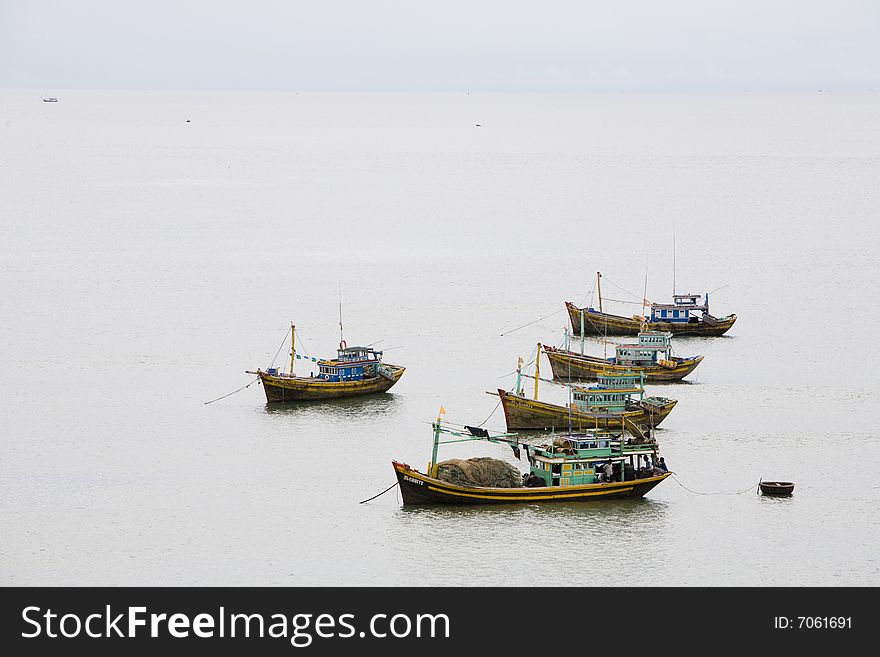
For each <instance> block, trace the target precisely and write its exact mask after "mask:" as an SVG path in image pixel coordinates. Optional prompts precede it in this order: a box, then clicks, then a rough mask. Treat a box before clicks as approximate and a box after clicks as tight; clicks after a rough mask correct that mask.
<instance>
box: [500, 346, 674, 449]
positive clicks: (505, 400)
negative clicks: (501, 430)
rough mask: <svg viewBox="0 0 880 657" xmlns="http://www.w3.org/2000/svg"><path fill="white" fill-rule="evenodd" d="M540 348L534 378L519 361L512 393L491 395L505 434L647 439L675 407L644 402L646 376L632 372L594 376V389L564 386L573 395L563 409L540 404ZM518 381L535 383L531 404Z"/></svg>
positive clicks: (649, 400) (668, 403) (658, 401)
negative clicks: (605, 431)
mask: <svg viewBox="0 0 880 657" xmlns="http://www.w3.org/2000/svg"><path fill="white" fill-rule="evenodd" d="M542 347H543V345H541V344H540V343H539V344H538V351H537V356H536V358H535V376H534V377H530V376H528V375H526V374H523V373H522V359H520V360H519V361H518V363H517V369H516V373H517V380H516V387H515V389H514V391H506V390H502V389H500V388H499V389H498V390H497V392H494V393H492V392H490V393H489V394H490V395H491V394H495V395H498V397H499V398H500V400H501V406H502V408H503V409H504V418H505V421H506V423H507V430H508V431H515V430H519V429H543V430H551V429H555V430H560V429H568V430H570V431H580V430H583V429H589V428H593V429H597V428H612V429H619V428H622V429H624V430H626V431H628V432H630V433H632V434H633V435H636V436H645V435H646V434H647V433H648V432H649V430H650V429H653V428H655V427H657V426H659V425H660V423H661V422H663V420H664V419H665V418H666V416H668V415H669V413H671V412H672V409H673V408H674V407H675V405H676V404H677V403H678V402H677V401H676V400H675V399H669V398H667V397H654V396H652V397H645V389H644V374H643V373H639V372H632V371H627V372H600V373H597V375H596V378H597V381H598V383H597V385H595V386H589V387H583V386H577V385H572V384H562V385H566V387H568V389H569V391H570V393H571V400H570V402H569V403H568V404H566V405H565V406H560V405H558V404H551V403H549V402H545V401H541V400H540V399H539V398H538V381H541V380H543V381H546V380H547V379H541V377H540V362H541V361H540V356H541V349H542ZM522 377H527V378H534V380H535V392H534V396H533V398H531V399H530V398H528V397H527V396H526V395H525V393H524V392H523V390H522V387H521V379H522ZM550 383H556V382H555V381H550Z"/></svg>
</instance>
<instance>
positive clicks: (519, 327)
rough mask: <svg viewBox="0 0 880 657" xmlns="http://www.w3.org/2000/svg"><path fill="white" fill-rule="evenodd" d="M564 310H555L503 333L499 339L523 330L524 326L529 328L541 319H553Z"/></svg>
mask: <svg viewBox="0 0 880 657" xmlns="http://www.w3.org/2000/svg"><path fill="white" fill-rule="evenodd" d="M564 310H566V308H563V309H562V310H557V311H556V312H555V313H550V314H549V315H544V316H543V317H539V318H538V319H536V320H535V321H533V322H529V323H528V324H523V325H522V326H517V327H516V328H514V329H510V330H509V331H505V332H504V333H502V334H501V337H504V336H505V335H509V334H510V333H513V332H514V331H519V330H520V329H521V328H525V327H526V326H531V325H532V324H536V323H538V322H540V321H541V320H542V319H547V318H548V317H553V315H558V314H559V313H561V312H563V311H564Z"/></svg>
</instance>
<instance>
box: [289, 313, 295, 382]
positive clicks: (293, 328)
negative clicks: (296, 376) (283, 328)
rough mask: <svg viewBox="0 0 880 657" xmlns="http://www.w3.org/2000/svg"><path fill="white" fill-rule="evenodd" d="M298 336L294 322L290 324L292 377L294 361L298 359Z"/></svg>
mask: <svg viewBox="0 0 880 657" xmlns="http://www.w3.org/2000/svg"><path fill="white" fill-rule="evenodd" d="M295 335H296V327H295V326H294V325H293V322H291V323H290V376H293V360H294V358H296V341H295V339H294V336H295Z"/></svg>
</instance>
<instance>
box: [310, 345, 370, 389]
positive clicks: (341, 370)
mask: <svg viewBox="0 0 880 657" xmlns="http://www.w3.org/2000/svg"><path fill="white" fill-rule="evenodd" d="M336 353H337V357H336V358H335V359H333V360H319V361H318V378H321V379H326V380H327V381H332V382H337V381H362V380H363V379H364V378H365V377H371V376H376V372H377V366H378V364H379V363H380V362H381V361H382V352H381V351H376V350H375V349H370V348H369V347H342V348H340V349H339V350H337V352H336Z"/></svg>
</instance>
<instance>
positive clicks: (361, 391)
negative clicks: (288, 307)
mask: <svg viewBox="0 0 880 657" xmlns="http://www.w3.org/2000/svg"><path fill="white" fill-rule="evenodd" d="M290 336H291V337H290V371H289V372H281V371H279V370H278V369H276V368H271V367H270V368H268V369H267V370H266V371H265V372H264V371H263V370H261V369H257V371H255V372H253V371H250V370H248V371H247V374H256V375H257V376H259V377H260V381H261V382H262V384H263V389H264V390H265V392H266V401H268V402H291V401H319V400H327V399H339V398H342V397H354V396H356V395H368V394H372V393H379V392H386V391H388V390H389V389H390V388H391V387H392V386H393V385H394V384H395V383H397V382H398V381H399V380H400V377H401V376H403V372H404V370H405V369H406V368H404V367H401V366H400V365H391V364H390V363H383V362H382V352H381V351H378V350H375V349H371V348H370V347H349V346H347V345H346V343H345V340H342V341H340V343H339V349H337V351H336V354H337V355H336V358H333V359H318V358H309V359H308V360H310V361H311V362H314V363H315V364H316V366H317V368H318V373H317V374H315V373H314V372H312V373H311V375H310V376H297V375H296V374H295V373H294V364H295V361H296V359H298V358H301V355H297V353H296V341H295V336H296V327H295V326H294V325H293V324H291V325H290Z"/></svg>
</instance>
